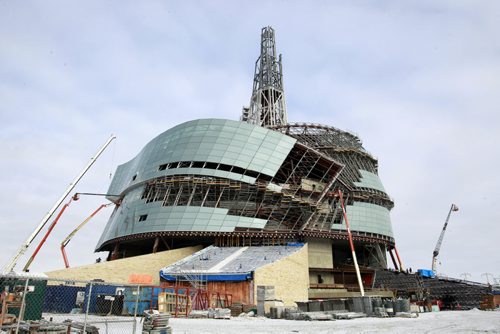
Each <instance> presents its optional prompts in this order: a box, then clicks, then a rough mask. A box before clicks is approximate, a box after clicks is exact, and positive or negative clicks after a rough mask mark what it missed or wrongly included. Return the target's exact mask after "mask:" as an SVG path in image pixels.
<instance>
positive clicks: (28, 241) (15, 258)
mask: <svg viewBox="0 0 500 334" xmlns="http://www.w3.org/2000/svg"><path fill="white" fill-rule="evenodd" d="M115 138H116V137H115V136H113V135H111V137H110V138H109V139H108V140H107V141H106V143H105V144H104V145H103V146H102V147H101V148H100V149H99V151H98V152H97V153H96V154H95V155H94V156H93V157H92V158H91V159H90V161H89V163H87V165H85V167H84V168H83V170H82V171H81V172H80V173H79V174H78V176H77V177H76V178H75V179H74V180H73V182H71V183H70V185H69V186H68V188H67V189H66V190H65V191H64V193H63V194H62V195H61V197H60V198H59V199H58V200H57V201H56V203H55V204H54V205H53V206H52V208H51V209H50V210H49V212H47V214H46V215H45V216H44V217H43V218H42V220H41V221H40V223H39V224H38V226H37V227H36V228H35V230H34V231H33V233H31V235H30V236H29V237H28V239H26V241H24V242H23V244H22V245H21V247H20V248H19V250H18V251H17V252H16V254H14V256H13V257H12V259H11V260H10V261H9V262H8V263H7V264H6V265H5V267H4V268H3V271H4V272H11V271H13V270H14V268H15V267H16V265H17V262H18V261H19V259H20V258H21V256H23V255H24V253H26V251H27V250H28V247H29V246H30V245H31V243H32V242H33V240H35V238H36V237H37V235H38V234H39V233H40V231H41V230H42V229H43V228H44V227H45V225H46V224H47V222H48V221H49V220H50V218H51V217H52V215H53V214H54V212H55V211H56V210H57V208H58V207H59V205H61V203H62V202H63V201H64V199H65V198H66V197H67V196H68V195H69V193H70V192H71V191H72V190H73V188H75V186H76V184H77V183H78V181H80V179H81V178H82V177H83V176H84V175H85V173H87V171H88V170H89V169H90V167H91V166H92V165H93V164H94V162H95V161H96V159H97V158H98V157H99V156H100V155H101V153H102V152H104V150H105V149H106V148H107V147H108V146H109V144H110V143H111V142H112V141H113V139H115ZM28 268H29V265H28V266H25V268H24V269H23V270H24V271H27V270H28Z"/></svg>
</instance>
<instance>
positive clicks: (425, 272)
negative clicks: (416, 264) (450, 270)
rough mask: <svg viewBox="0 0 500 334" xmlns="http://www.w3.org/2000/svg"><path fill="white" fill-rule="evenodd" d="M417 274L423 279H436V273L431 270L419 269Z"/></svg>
mask: <svg viewBox="0 0 500 334" xmlns="http://www.w3.org/2000/svg"><path fill="white" fill-rule="evenodd" d="M417 272H418V274H419V275H420V276H422V277H429V278H434V277H436V274H434V272H433V271H432V270H430V269H418V270H417Z"/></svg>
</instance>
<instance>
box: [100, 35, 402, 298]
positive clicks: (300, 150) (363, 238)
mask: <svg viewBox="0 0 500 334" xmlns="http://www.w3.org/2000/svg"><path fill="white" fill-rule="evenodd" d="M108 194H112V195H110V196H108V199H109V200H111V201H112V202H114V203H115V204H116V207H115V210H114V212H113V214H112V216H111V218H110V219H109V222H108V224H107V226H106V228H105V230H104V232H103V233H102V235H101V237H100V239H99V242H98V244H97V246H96V251H109V257H108V260H115V259H120V258H129V257H134V256H138V255H144V254H149V253H156V252H159V251H163V250H170V249H176V248H181V247H189V246H197V245H202V246H203V247H206V246H209V245H215V246H219V247H228V246H232V247H247V246H272V245H275V246H278V245H287V244H289V243H296V242H299V243H307V245H308V254H309V255H308V258H309V261H308V271H309V277H310V282H309V283H310V287H311V294H312V295H314V293H316V294H317V295H318V296H321V295H323V294H322V291H326V290H322V289H330V288H335V287H337V288H338V287H353V288H354V287H355V286H356V276H355V271H354V267H353V264H354V261H356V259H353V255H352V252H351V249H350V248H349V243H348V233H347V230H346V219H345V218H347V220H348V222H349V223H350V230H351V232H352V239H353V241H354V247H355V249H356V254H357V261H358V263H359V266H360V268H361V276H362V277H363V281H364V283H365V284H367V285H369V284H370V282H371V273H372V270H371V269H370V268H386V267H387V260H386V254H387V252H389V254H390V255H391V257H392V260H393V261H394V265H395V266H396V267H398V263H397V261H395V258H394V256H393V253H392V252H393V250H394V248H395V241H394V237H393V233H392V227H391V221H390V217H389V212H390V210H391V208H392V207H393V205H394V204H393V201H392V200H391V198H390V197H389V196H388V195H387V193H386V191H385V189H384V187H383V185H382V182H381V181H380V179H379V177H378V161H377V159H376V158H374V157H373V156H372V155H371V154H370V153H369V152H367V151H366V150H365V149H364V148H363V146H362V142H361V140H360V139H359V138H358V137H357V136H356V135H354V134H352V133H350V132H347V131H343V130H340V129H337V128H335V127H332V126H327V125H319V124H312V123H288V121H287V111H286V104H285V94H284V90H283V69H282V60H281V55H279V56H278V55H277V53H276V45H275V35H274V30H273V29H272V28H271V27H266V28H263V29H262V34H261V47H260V56H259V57H258V59H257V61H256V64H255V75H254V82H253V91H252V96H251V99H250V106H249V107H244V108H243V111H242V115H241V117H240V121H233V120H223V119H199V120H193V121H189V122H186V123H183V124H180V125H177V126H175V127H173V128H171V129H169V130H167V131H165V132H163V133H162V134H160V135H158V136H157V137H156V138H154V139H153V140H152V141H151V142H149V143H148V144H147V145H146V146H145V147H144V148H143V149H142V150H141V152H139V154H138V155H137V156H136V157H135V158H134V159H132V160H131V161H129V162H127V163H125V164H123V165H120V166H119V167H118V169H117V171H116V173H115V176H114V178H113V181H112V183H111V186H110V188H109V190H108ZM343 204H345V210H346V212H347V216H345V217H344V215H343V208H342V205H343ZM314 288H317V291H316V292H315V291H314Z"/></svg>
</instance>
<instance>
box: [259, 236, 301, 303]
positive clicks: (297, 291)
mask: <svg viewBox="0 0 500 334" xmlns="http://www.w3.org/2000/svg"><path fill="white" fill-rule="evenodd" d="M308 262H309V261H308V246H307V244H306V245H304V246H303V247H302V248H301V249H300V250H299V251H297V252H296V253H293V254H292V255H290V256H287V257H286V258H284V259H281V260H279V261H277V262H274V263H270V264H268V265H265V266H263V267H260V268H258V269H257V270H255V272H254V296H255V298H254V300H257V295H256V294H257V286H258V285H273V286H274V288H275V298H276V299H279V300H282V301H283V303H284V304H285V306H296V304H295V302H296V301H307V300H308V289H309V265H308Z"/></svg>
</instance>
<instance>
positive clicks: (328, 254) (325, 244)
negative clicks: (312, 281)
mask: <svg viewBox="0 0 500 334" xmlns="http://www.w3.org/2000/svg"><path fill="white" fill-rule="evenodd" d="M307 245H308V247H309V267H311V268H328V269H332V268H333V254H332V241H331V240H328V239H316V238H311V239H307Z"/></svg>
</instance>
